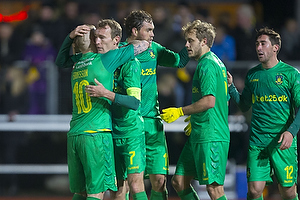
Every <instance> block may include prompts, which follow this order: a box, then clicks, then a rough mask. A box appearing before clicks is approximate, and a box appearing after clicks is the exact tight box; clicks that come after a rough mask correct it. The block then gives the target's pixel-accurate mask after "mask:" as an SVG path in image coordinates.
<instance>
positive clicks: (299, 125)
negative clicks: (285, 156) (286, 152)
mask: <svg viewBox="0 0 300 200" xmlns="http://www.w3.org/2000/svg"><path fill="white" fill-rule="evenodd" d="M299 129H300V108H298V111H297V114H296V117H295V119H294V121H293V123H292V124H291V125H290V127H289V128H288V130H287V131H289V132H291V134H292V135H293V136H294V137H295V136H296V135H297V133H298V131H299Z"/></svg>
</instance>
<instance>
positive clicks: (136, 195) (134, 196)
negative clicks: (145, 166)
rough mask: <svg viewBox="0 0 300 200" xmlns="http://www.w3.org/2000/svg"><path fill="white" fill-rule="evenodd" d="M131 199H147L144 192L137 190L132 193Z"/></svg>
mask: <svg viewBox="0 0 300 200" xmlns="http://www.w3.org/2000/svg"><path fill="white" fill-rule="evenodd" d="M132 198H133V200H148V197H147V194H146V192H145V191H144V192H139V193H136V194H134V195H132Z"/></svg>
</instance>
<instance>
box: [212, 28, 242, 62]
mask: <svg viewBox="0 0 300 200" xmlns="http://www.w3.org/2000/svg"><path fill="white" fill-rule="evenodd" d="M216 33H217V35H216V38H215V42H214V44H213V46H212V48H211V51H212V52H214V53H215V54H216V55H217V56H218V57H219V58H220V59H221V60H222V61H223V62H228V61H234V60H235V59H236V52H235V40H234V38H233V37H232V36H230V35H228V34H227V33H226V28H225V27H223V26H218V27H217V28H216Z"/></svg>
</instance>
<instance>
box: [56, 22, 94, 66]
mask: <svg viewBox="0 0 300 200" xmlns="http://www.w3.org/2000/svg"><path fill="white" fill-rule="evenodd" d="M89 30H90V28H89V27H88V26H86V25H81V26H77V27H76V28H75V29H74V30H73V31H72V32H71V33H70V34H69V35H67V37H66V38H65V40H64V42H63V44H62V45H61V47H60V49H59V52H58V54H57V57H56V60H55V64H56V65H57V66H58V67H61V68H69V67H72V66H73V65H74V60H72V57H73V56H72V55H70V48H71V46H72V43H73V40H74V38H75V37H76V36H83V35H84V34H85V33H87V32H88V31H89Z"/></svg>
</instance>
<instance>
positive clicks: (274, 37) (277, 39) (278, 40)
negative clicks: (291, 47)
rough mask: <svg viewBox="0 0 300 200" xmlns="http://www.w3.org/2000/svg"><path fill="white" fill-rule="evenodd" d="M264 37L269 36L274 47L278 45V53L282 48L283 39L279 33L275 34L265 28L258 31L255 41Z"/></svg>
mask: <svg viewBox="0 0 300 200" xmlns="http://www.w3.org/2000/svg"><path fill="white" fill-rule="evenodd" d="M262 35H267V36H268V37H269V40H270V42H271V44H272V45H278V51H277V53H278V52H279V50H280V48H281V37H280V35H279V33H277V32H275V31H274V30H273V29H270V28H268V27H264V28H261V29H259V30H258V31H257V33H256V38H255V40H257V38H258V37H260V36H262Z"/></svg>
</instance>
